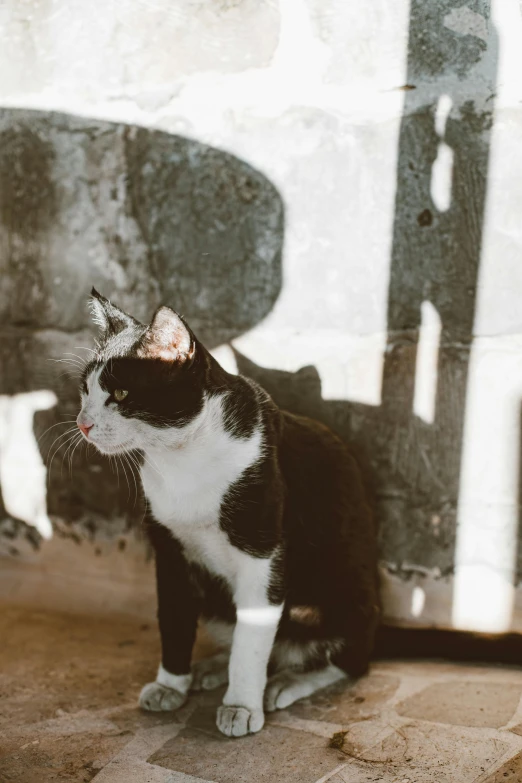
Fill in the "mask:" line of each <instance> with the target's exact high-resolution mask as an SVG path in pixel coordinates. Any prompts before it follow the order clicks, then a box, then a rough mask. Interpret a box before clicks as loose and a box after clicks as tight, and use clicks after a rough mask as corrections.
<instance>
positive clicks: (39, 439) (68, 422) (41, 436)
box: [36, 419, 76, 443]
mask: <svg viewBox="0 0 522 783" xmlns="http://www.w3.org/2000/svg"><path fill="white" fill-rule="evenodd" d="M74 422H76V419H68V420H67V421H58V422H56V424H51V426H50V427H47V429H46V430H44V432H42V434H41V435H40V436H39V437H38V438H37V439H36V442H37V443H40V441H41V439H42V438H43V436H44V435H46V434H47V433H48V432H49V430H52V429H53V428H54V427H58V426H59V425H60V424H73V423H74Z"/></svg>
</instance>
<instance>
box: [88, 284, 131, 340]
mask: <svg viewBox="0 0 522 783" xmlns="http://www.w3.org/2000/svg"><path fill="white" fill-rule="evenodd" d="M89 307H90V310H91V315H92V320H93V321H94V323H96V324H98V326H99V327H101V329H102V332H103V337H105V338H107V337H112V336H113V335H115V334H118V333H119V332H122V331H123V330H124V329H127V328H128V327H129V326H139V324H138V321H136V320H135V319H134V318H132V316H130V315H127V313H124V312H123V310H120V308H119V307H116V305H113V304H112V303H111V302H109V300H108V299H106V298H105V297H104V296H102V295H101V294H100V293H99V292H98V291H97V290H96V289H95V288H92V289H91V298H90V300H89Z"/></svg>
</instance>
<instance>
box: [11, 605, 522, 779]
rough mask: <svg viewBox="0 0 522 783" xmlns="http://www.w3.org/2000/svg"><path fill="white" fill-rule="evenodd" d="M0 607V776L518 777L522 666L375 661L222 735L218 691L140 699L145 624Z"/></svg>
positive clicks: (148, 644)
mask: <svg viewBox="0 0 522 783" xmlns="http://www.w3.org/2000/svg"><path fill="white" fill-rule="evenodd" d="M0 609H1V613H0V639H1V640H2V643H1V645H0V781H2V783H8V782H9V783H48V781H60V780H62V781H67V783H84V782H87V781H91V780H95V781H96V783H119V782H120V781H121V782H122V783H123V781H125V783H183V782H184V783H197V781H214V783H243V782H244V783H246V782H247V781H248V782H249V783H250V781H258V780H259V781H266V782H267V783H269V782H270V781H285V782H288V783H324V782H325V781H329V783H374V782H375V783H377V781H378V782H379V783H472V782H473V783H509V781H513V783H515V781H517V783H518V782H519V781H521V780H522V698H521V697H522V670H518V669H510V668H506V667H491V666H488V667H486V666H478V665H477V666H461V665H456V664H449V663H441V662H426V661H424V662H408V663H405V662H400V661H397V662H376V663H375V664H374V666H373V669H372V671H371V674H370V675H369V676H368V677H365V678H363V679H362V680H360V681H359V682H357V683H351V684H350V683H346V684H343V685H342V686H335V687H334V688H331V689H329V690H328V691H324V692H322V693H320V694H317V695H316V696H315V697H313V698H311V699H307V700H304V701H303V702H301V703H298V704H295V705H294V706H293V707H291V708H289V709H288V710H284V711H281V712H278V713H276V714H274V715H271V716H270V717H269V718H268V721H267V724H266V726H265V728H264V730H263V731H262V732H261V733H260V734H258V735H255V736H251V737H247V738H244V739H239V740H228V739H225V738H224V737H222V736H221V735H220V734H219V733H218V732H217V729H216V728H215V726H214V715H215V710H216V707H217V704H218V703H219V700H220V696H221V692H214V693H207V694H202V695H198V696H194V698H192V699H191V700H190V702H189V703H188V704H187V705H186V706H185V707H184V708H183V709H182V710H181V711H180V712H178V713H176V714H175V715H157V714H146V713H143V712H140V710H139V709H138V708H137V707H136V697H137V694H138V692H139V689H140V687H141V686H142V684H143V683H144V682H147V681H148V680H150V679H151V678H153V676H154V672H155V668H156V663H157V658H158V638H157V633H156V629H155V627H154V625H153V624H148V623H144V622H143V621H139V620H129V619H128V618H118V617H111V618H110V619H108V618H107V617H99V618H97V617H77V616H71V615H66V614H58V613H50V612H49V613H44V612H42V611H37V610H34V609H33V610H31V609H21V608H19V607H17V608H13V607H9V606H3V607H0ZM209 652H210V649H209V646H208V645H206V644H205V642H204V641H202V642H200V644H199V647H198V654H199V655H200V656H203V655H206V654H208V653H209Z"/></svg>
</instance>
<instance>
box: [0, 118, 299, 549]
mask: <svg viewBox="0 0 522 783" xmlns="http://www.w3.org/2000/svg"><path fill="white" fill-rule="evenodd" d="M283 226H284V209H283V203H282V200H281V198H280V196H279V194H278V192H277V190H276V189H275V188H274V187H273V185H272V184H271V183H270V182H269V181H268V180H267V179H266V178H265V177H264V176H263V175H262V174H260V173H259V172H258V171H255V170H254V169H253V168H252V167H250V166H249V165H247V164H246V163H244V162H243V161H240V160H238V159H237V158H235V157H233V156H232V155H229V154H226V153H224V152H221V151H219V150H216V149H213V148H210V147H208V146H205V145H203V144H200V143H198V142H195V141H191V140H188V139H185V138H180V137H176V136H172V135H169V134H166V133H161V132H157V131H150V130H146V129H143V128H135V127H129V126H124V125H116V124H111V123H105V122H97V121H91V120H83V119H80V118H76V117H71V116H65V115H61V114H43V113H39V112H29V111H16V110H3V111H2V112H1V114H0V245H1V253H0V276H1V281H2V284H1V287H0V328H1V331H2V340H1V344H0V394H2V395H4V396H3V397H2V398H0V399H3V400H4V408H5V415H4V416H3V417H2V429H3V432H4V433H5V437H4V438H3V439H2V440H0V465H1V464H4V465H6V464H10V463H12V464H14V458H15V445H14V444H15V443H16V441H17V439H18V440H19V438H18V436H20V435H21V436H22V437H23V438H24V442H25V443H26V444H27V443H28V442H29V439H30V438H32V441H33V442H34V436H33V435H32V419H33V413H34V406H33V407H31V405H32V402H31V401H32V399H33V397H34V395H33V397H32V396H31V395H30V394H27V395H25V396H24V395H23V394H20V392H24V393H25V392H35V391H37V390H42V389H44V390H45V389H47V390H52V392H54V393H55V394H56V396H57V398H58V400H59V404H58V405H57V406H56V407H55V408H53V410H52V411H49V412H46V413H39V414H37V415H36V423H35V433H36V436H37V437H38V438H39V439H40V447H41V450H42V455H43V456H44V458H45V459H46V461H47V463H48V464H49V465H51V466H52V470H51V475H50V484H49V491H48V505H49V513H50V514H51V515H52V516H53V519H54V521H55V524H56V525H57V526H58V529H59V531H60V532H61V533H62V534H64V535H67V534H68V527H70V523H74V525H73V526H74V528H75V531H76V532H75V534H74V535H77V533H78V527H80V535H81V534H82V533H85V534H87V535H90V534H94V532H95V531H96V530H99V529H100V528H103V527H107V528H108V530H110V533H111V535H115V534H117V533H118V532H120V531H123V530H125V529H126V528H127V526H128V525H132V524H135V523H137V522H138V521H139V520H140V518H141V513H142V512H141V509H140V504H139V502H137V498H136V495H137V492H136V488H135V484H134V479H133V477H132V472H131V471H130V467H129V466H123V465H122V466H121V467H120V469H119V476H118V477H117V476H115V475H112V473H111V470H110V468H109V466H108V465H107V463H106V462H105V461H104V460H103V458H101V457H99V456H98V455H96V454H95V453H92V452H91V453H90V454H89V455H88V459H86V457H87V455H86V454H85V453H84V450H83V448H75V440H74V433H75V432H76V428H75V425H74V419H75V416H76V414H77V409H78V383H77V376H78V372H79V368H80V366H81V363H82V361H83V360H84V358H85V357H86V356H87V355H88V354H86V353H84V352H83V351H82V348H81V346H88V345H91V344H92V332H93V331H94V327H93V326H92V324H91V320H90V316H89V314H88V311H87V301H86V300H87V296H88V292H89V290H90V286H91V285H93V284H94V285H95V286H96V287H97V288H99V289H100V290H101V291H103V292H104V294H105V295H107V296H109V297H112V298H114V299H115V301H117V302H118V304H120V305H121V306H123V307H125V308H126V309H128V310H129V312H132V313H133V314H134V315H135V316H137V317H138V318H141V319H143V320H145V319H148V318H150V316H151V314H152V312H153V310H154V308H155V307H156V306H158V305H159V304H160V303H164V302H168V303H169V304H171V305H172V306H173V307H175V308H176V309H177V310H178V311H180V312H181V313H183V314H185V315H186V316H187V318H188V319H189V321H190V323H191V325H192V326H193V328H194V329H195V331H196V332H197V333H198V335H199V336H200V337H201V339H202V340H203V341H204V342H205V344H206V345H207V346H208V347H210V348H212V347H215V346H217V345H220V344H224V343H228V342H229V341H230V340H232V339H233V338H234V337H236V336H238V335H240V334H242V333H244V332H246V331H248V330H249V329H251V328H252V327H253V326H255V325H256V324H258V323H259V322H260V321H261V320H262V319H263V318H264V317H265V316H266V315H267V313H268V312H270V310H271V308H272V306H273V304H274V302H275V301H276V299H277V297H278V295H279V292H280V289H281V256H282V246H283ZM11 395H15V396H11ZM24 400H25V401H26V402H27V405H28V406H29V407H28V408H27V413H28V415H26V416H25V417H23V421H22V418H21V417H20V416H15V415H14V414H15V412H16V411H15V408H16V410H18V409H19V408H20V405H22V403H23V401H24ZM29 408H30V411H29ZM29 413H30V415H29ZM15 430H16V432H15ZM33 451H34V452H35V453H37V452H36V451H35V449H34V448H33ZM33 462H34V460H33ZM33 467H34V470H31V471H30V478H29V476H28V477H27V478H28V480H29V481H30V482H32V483H33V485H34V486H39V487H40V490H39V491H38V492H37V495H38V497H39V498H40V500H39V502H41V498H42V497H43V498H44V499H45V489H44V488H41V486H42V481H44V476H45V471H43V472H42V469H43V465H42V464H41V463H40V465H37V464H36V463H35V464H34V465H33ZM29 468H30V465H29V463H28V462H27V461H26V469H27V470H28V471H29ZM125 470H126V473H125ZM69 473H70V474H71V475H72V480H71V478H70V476H69ZM2 484H3V486H2V492H3V501H4V506H5V509H4V511H3V512H2V510H1V509H0V518H4V522H3V526H4V532H7V533H8V535H10V536H12V537H15V536H16V534H17V531H18V530H19V527H20V525H19V524H18V522H19V520H25V522H30V519H29V518H28V515H27V514H24V515H22V514H20V513H17V511H16V509H17V508H18V506H17V504H16V503H14V502H13V498H15V497H17V496H18V495H19V494H20V493H22V492H23V491H24V490H23V481H22V480H21V476H20V475H18V474H16V476H15V475H14V474H13V472H12V471H11V472H8V471H5V470H4V471H3V474H2ZM6 511H8V512H9V514H6ZM7 517H9V518H7ZM13 518H14V519H13ZM16 520H18V522H17V521H16ZM107 520H108V521H107ZM33 524H34V525H36V526H37V528H39V529H40V532H44V530H43V528H41V525H40V524H39V523H38V521H37V520H36V516H35V518H34V521H33Z"/></svg>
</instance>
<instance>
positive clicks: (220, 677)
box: [191, 652, 230, 691]
mask: <svg viewBox="0 0 522 783" xmlns="http://www.w3.org/2000/svg"><path fill="white" fill-rule="evenodd" d="M229 658H230V653H229V652H220V653H217V654H216V655H212V657H210V658H204V659H203V660H202V661H197V662H196V663H193V664H192V685H191V689H192V690H193V691H211V690H213V688H219V686H220V685H225V684H226V683H227V682H228V661H229Z"/></svg>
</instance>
